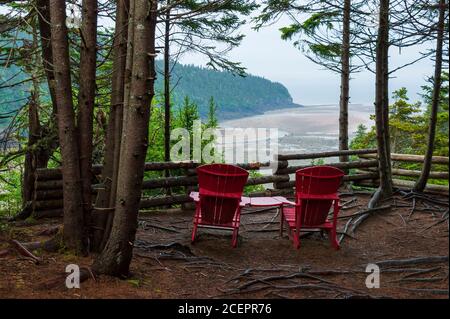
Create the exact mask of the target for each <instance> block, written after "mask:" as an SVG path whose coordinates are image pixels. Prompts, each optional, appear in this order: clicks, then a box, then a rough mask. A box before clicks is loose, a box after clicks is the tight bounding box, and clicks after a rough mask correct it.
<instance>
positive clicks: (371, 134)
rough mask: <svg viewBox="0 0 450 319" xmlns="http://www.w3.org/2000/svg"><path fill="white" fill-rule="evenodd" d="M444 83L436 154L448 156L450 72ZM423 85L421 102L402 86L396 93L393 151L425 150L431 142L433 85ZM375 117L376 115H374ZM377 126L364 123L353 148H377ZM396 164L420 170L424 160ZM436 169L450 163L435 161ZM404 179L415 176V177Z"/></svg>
mask: <svg viewBox="0 0 450 319" xmlns="http://www.w3.org/2000/svg"><path fill="white" fill-rule="evenodd" d="M442 78H443V83H442V87H441V92H440V95H441V98H440V103H439V109H438V120H437V123H436V138H435V148H434V152H433V154H434V155H436V156H448V154H449V150H448V147H449V144H448V143H449V127H448V112H449V111H448V106H449V100H448V89H449V78H448V73H447V72H446V73H444V74H443V77H442ZM422 88H423V92H424V93H423V95H422V96H423V101H424V103H425V107H422V104H421V103H419V102H418V103H410V102H409V98H408V95H407V94H408V92H407V90H406V89H405V88H401V89H399V90H397V91H395V92H394V93H393V99H394V102H393V103H392V104H391V105H390V107H389V129H390V135H391V151H392V152H393V153H402V154H419V155H423V154H425V151H426V148H427V144H428V129H429V117H430V107H431V101H432V92H433V89H432V86H429V85H425V86H423V87H422ZM372 117H373V116H372ZM376 146H377V143H376V129H375V127H374V126H372V127H371V128H370V130H368V129H367V127H365V126H364V125H362V124H360V125H359V126H358V129H357V131H356V134H355V137H354V138H353V139H352V141H351V143H350V148H351V149H364V148H376ZM396 167H398V168H403V169H410V170H420V169H421V164H420V163H396ZM432 170H433V171H448V167H446V166H442V165H432ZM404 179H409V180H415V178H407V177H405V178H404ZM429 182H430V183H434V184H443V185H447V184H448V181H444V180H431V179H430V180H429Z"/></svg>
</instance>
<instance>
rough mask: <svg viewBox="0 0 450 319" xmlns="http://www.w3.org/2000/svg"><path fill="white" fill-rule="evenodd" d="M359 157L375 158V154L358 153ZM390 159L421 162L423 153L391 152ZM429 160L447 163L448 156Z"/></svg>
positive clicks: (434, 157) (436, 162)
mask: <svg viewBox="0 0 450 319" xmlns="http://www.w3.org/2000/svg"><path fill="white" fill-rule="evenodd" d="M358 156H359V157H360V158H366V159H374V158H375V159H376V158H377V157H378V156H377V154H360V155H358ZM391 160H392V161H397V162H410V163H423V161H424V156H423V155H411V154H397V153H392V154H391ZM431 162H432V163H433V164H444V165H445V164H446V165H448V163H449V158H448V157H446V156H433V157H432V160H431Z"/></svg>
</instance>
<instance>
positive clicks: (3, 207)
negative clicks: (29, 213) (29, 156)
mask: <svg viewBox="0 0 450 319" xmlns="http://www.w3.org/2000/svg"><path fill="white" fill-rule="evenodd" d="M23 161H24V156H20V157H17V158H15V159H14V160H12V161H10V162H9V163H8V164H7V165H6V167H2V170H5V171H6V172H7V173H3V172H0V174H1V175H0V217H12V216H13V214H15V213H17V212H19V211H20V209H21V206H22V187H21V185H22V169H23Z"/></svg>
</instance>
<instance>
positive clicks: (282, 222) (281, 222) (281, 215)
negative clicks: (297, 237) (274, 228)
mask: <svg viewBox="0 0 450 319" xmlns="http://www.w3.org/2000/svg"><path fill="white" fill-rule="evenodd" d="M279 210H280V238H283V228H284V214H283V207H281V208H279Z"/></svg>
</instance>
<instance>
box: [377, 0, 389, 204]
mask: <svg viewBox="0 0 450 319" xmlns="http://www.w3.org/2000/svg"><path fill="white" fill-rule="evenodd" d="M388 51H389V0H380V19H379V26H378V37H377V48H376V85H375V86H376V88H375V126H376V133H377V149H378V170H379V173H380V188H379V190H378V191H377V195H376V196H374V198H375V199H377V200H378V199H381V198H384V197H386V196H389V195H390V194H391V193H392V176H391V156H390V137H389V95H388V94H389V92H388V81H389V72H388V60H389V58H388Z"/></svg>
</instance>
